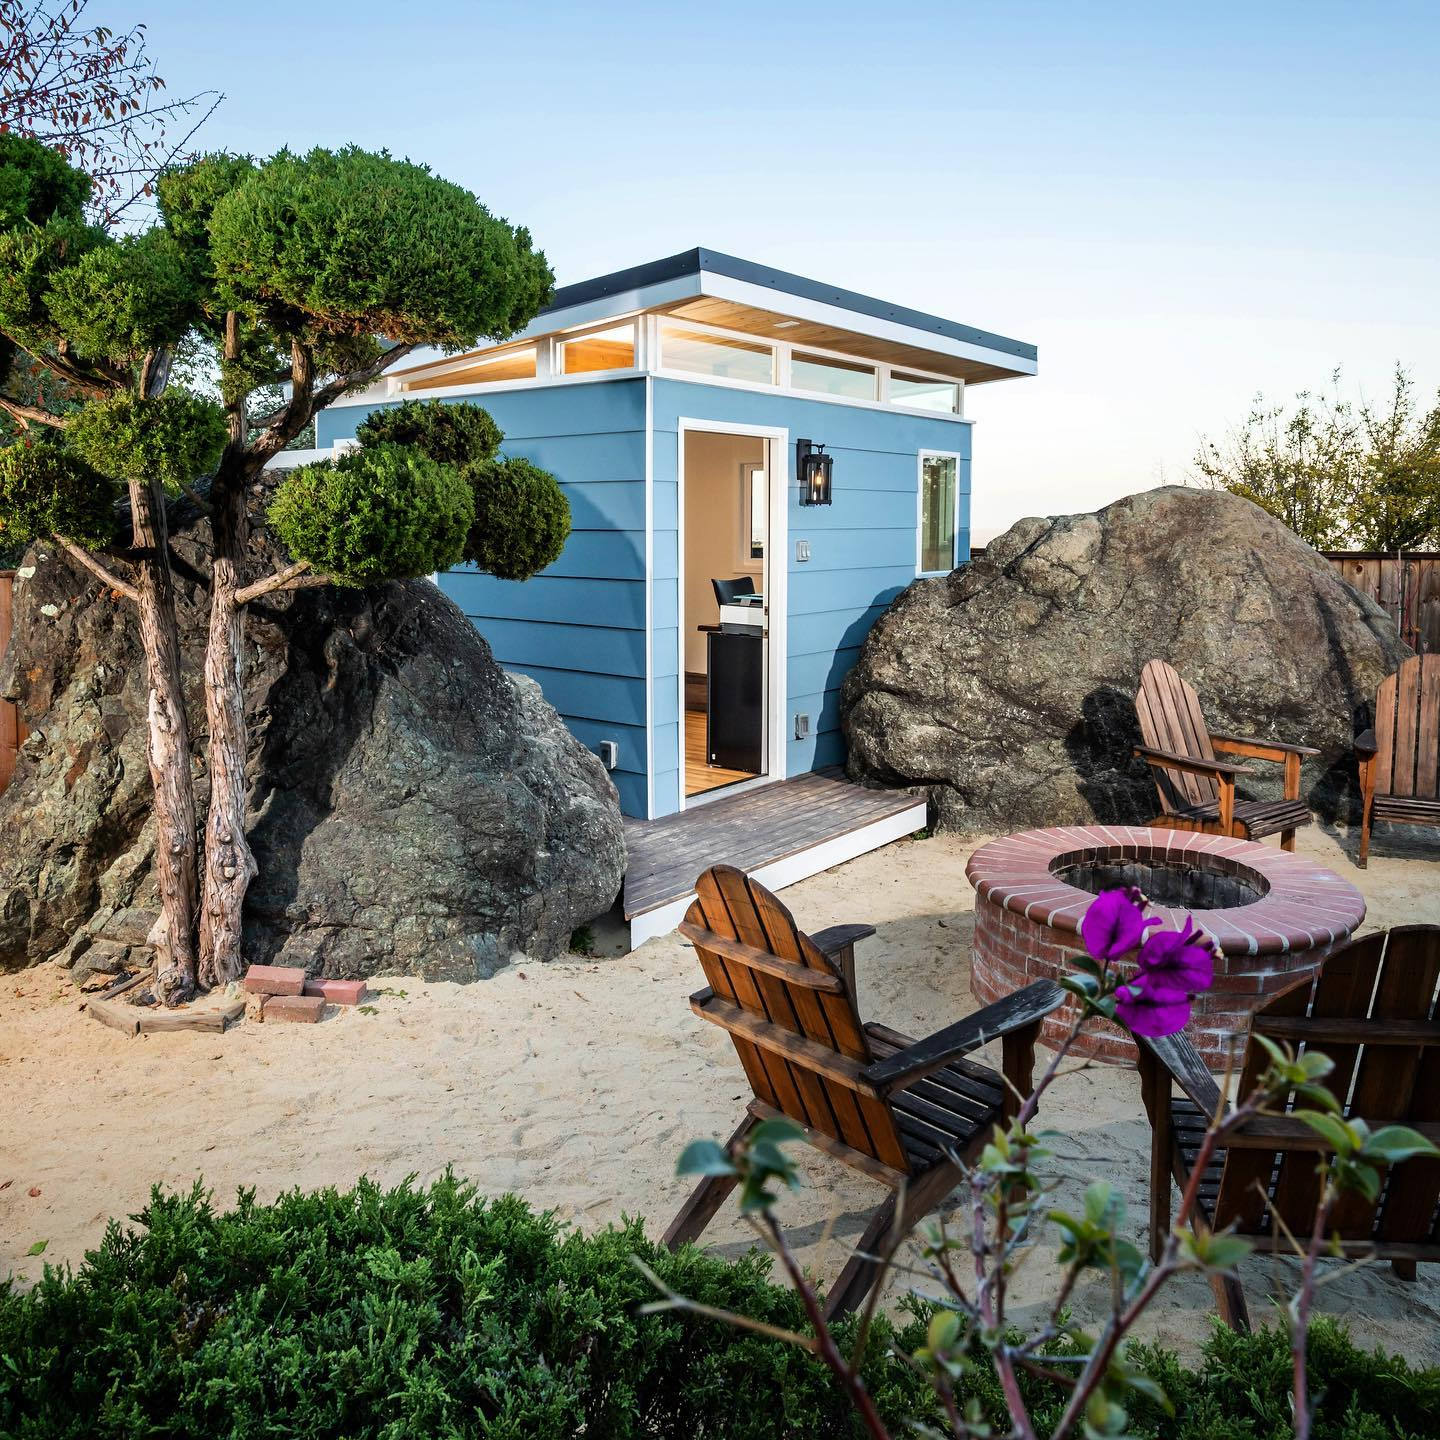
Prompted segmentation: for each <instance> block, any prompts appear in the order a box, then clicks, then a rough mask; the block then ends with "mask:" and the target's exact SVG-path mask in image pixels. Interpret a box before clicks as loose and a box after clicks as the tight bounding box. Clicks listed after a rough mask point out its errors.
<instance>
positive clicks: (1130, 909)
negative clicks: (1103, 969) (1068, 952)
mask: <svg viewBox="0 0 1440 1440" xmlns="http://www.w3.org/2000/svg"><path fill="white" fill-rule="evenodd" d="M1144 905H1145V897H1144V896H1143V895H1141V893H1140V891H1139V890H1138V889H1137V888H1136V887H1135V886H1134V885H1127V886H1125V887H1124V888H1123V889H1120V890H1106V891H1105V892H1104V893H1103V894H1101V895H1097V896H1096V897H1095V899H1094V900H1093V901H1091V903H1090V908H1089V909H1088V910H1086V912H1085V914H1084V916H1083V918H1082V919H1081V921H1080V938H1081V939H1082V940H1083V941H1084V942H1085V948H1086V949H1087V950H1088V951H1089V952H1090V954H1091V955H1092V956H1094V958H1095V959H1096V960H1115V959H1118V958H1119V957H1120V956H1121V955H1128V954H1129V953H1130V952H1131V951H1132V950H1134V949H1135V948H1136V947H1137V946H1138V945H1139V944H1140V942H1141V941H1142V940H1143V939H1144V938H1145V932H1146V931H1147V930H1148V929H1150V927H1151V926H1152V925H1158V924H1159V923H1160V921H1159V918H1158V917H1152V918H1151V919H1149V920H1147V919H1146V918H1145V910H1144Z"/></svg>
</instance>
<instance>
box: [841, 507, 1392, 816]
mask: <svg viewBox="0 0 1440 1440" xmlns="http://www.w3.org/2000/svg"><path fill="white" fill-rule="evenodd" d="M1408 653H1409V652H1408V650H1406V648H1405V647H1404V646H1403V644H1402V643H1401V642H1400V639H1399V637H1398V635H1397V634H1396V631H1395V627H1394V625H1393V624H1392V623H1391V621H1390V619H1389V617H1388V616H1387V615H1386V614H1385V612H1384V611H1383V610H1381V609H1380V607H1379V606H1377V605H1376V604H1374V603H1373V602H1372V601H1370V600H1368V599H1366V598H1365V597H1363V596H1361V595H1360V594H1358V593H1357V592H1356V591H1354V590H1352V589H1351V588H1350V587H1349V586H1348V585H1346V584H1345V583H1344V582H1343V581H1342V580H1341V579H1340V578H1339V576H1338V575H1337V574H1336V573H1335V571H1334V569H1333V568H1332V567H1331V566H1330V564H1329V563H1328V562H1327V561H1326V560H1324V559H1323V558H1322V557H1321V556H1319V555H1317V554H1316V553H1315V552H1314V551H1313V550H1311V549H1310V548H1309V546H1307V545H1305V544H1303V543H1302V542H1301V541H1300V540H1298V539H1297V538H1296V537H1295V536H1294V535H1293V534H1292V533H1291V532H1290V531H1289V530H1287V529H1286V528H1285V527H1284V526H1283V525H1281V524H1280V523H1279V522H1278V521H1277V520H1274V519H1272V518H1271V517H1270V516H1269V515H1267V514H1265V513H1264V512H1263V511H1262V510H1260V509H1258V508H1257V507H1256V506H1254V505H1252V504H1250V502H1249V501H1246V500H1241V499H1238V498H1237V497H1235V496H1232V495H1228V494H1224V493H1217V492H1213V491H1208V490H1191V489H1185V488H1182V487H1174V486H1172V487H1167V488H1164V489H1159V490H1150V491H1146V492H1145V493H1143V494H1139V495H1132V496H1129V497H1128V498H1126V499H1124V500H1120V501H1117V502H1116V503H1115V504H1113V505H1109V506H1107V507H1106V508H1105V509H1103V510H1100V511H1097V512H1096V513H1095V514H1093V515H1065V516H1058V517H1054V518H1051V519H1029V520H1022V521H1020V522H1019V523H1018V524H1017V525H1015V526H1013V527H1012V528H1011V529H1010V530H1008V531H1007V532H1006V533H1005V534H1004V535H1002V536H1001V537H1000V538H999V539H998V540H996V541H995V542H994V543H993V544H992V545H991V546H990V547H989V548H988V550H987V552H986V554H985V555H984V557H983V558H982V559H980V560H977V561H975V562H974V563H973V564H970V565H967V566H965V567H963V568H962V569H960V570H957V571H955V572H954V573H953V574H951V575H949V576H947V577H945V578H943V579H938V580H924V581H920V582H918V583H916V584H915V585H913V586H911V587H910V588H909V589H908V590H906V591H905V593H904V594H902V595H901V596H899V598H897V599H896V601H895V603H894V604H893V605H892V606H891V607H890V609H889V610H888V611H887V612H886V613H885V615H883V616H882V617H881V619H880V620H879V622H878V623H877V624H876V625H875V627H874V628H873V629H872V630H871V632H870V635H869V637H868V639H867V640H866V642H865V647H864V649H863V651H862V653H861V656H860V660H859V662H858V663H857V665H856V666H855V669H854V670H853V671H852V672H851V673H850V675H849V677H848V678H847V681H846V685H845V730H846V735H847V738H848V740H849V746H850V762H849V763H850V773H851V775H852V776H853V777H854V778H856V779H859V780H864V781H866V782H869V783H872V784H881V785H894V786H917V787H925V788H927V789H928V790H929V791H930V793H931V795H932V796H933V798H934V803H935V807H936V810H937V812H938V817H939V821H940V823H941V824H943V825H947V826H950V827H954V828H967V829H982V828H984V829H993V828H996V827H1000V828H1003V829H1006V830H1018V829H1023V828H1025V827H1028V826H1035V825H1053V824H1067V823H1075V822H1083V821H1090V820H1094V819H1100V820H1102V821H1117V822H1129V823H1132V824H1133V823H1143V822H1144V821H1145V820H1147V819H1149V818H1150V817H1151V816H1152V815H1153V814H1154V813H1155V810H1156V803H1155V790H1154V786H1153V784H1152V783H1151V781H1150V779H1149V777H1148V775H1147V773H1146V770H1145V767H1144V766H1143V765H1142V764H1140V762H1138V761H1136V760H1134V759H1133V758H1132V756H1131V747H1132V746H1133V745H1134V744H1135V743H1137V742H1138V740H1139V731H1138V729H1137V727H1136V723H1135V712H1134V705H1133V697H1134V694H1135V690H1136V688H1137V685H1138V682H1139V679H1140V670H1141V667H1142V666H1143V665H1144V664H1145V662H1146V661H1147V660H1149V659H1151V658H1152V657H1154V656H1159V657H1161V658H1163V659H1166V660H1168V661H1170V663H1171V664H1173V665H1174V666H1175V667H1176V669H1178V670H1179V671H1180V672H1181V674H1182V675H1184V676H1185V678H1186V679H1187V680H1188V681H1189V682H1190V684H1191V685H1193V686H1194V687H1195V689H1196V690H1197V691H1198V692H1199V695H1200V699H1201V703H1202V704H1203V705H1204V707H1205V712H1206V716H1207V718H1208V720H1209V722H1210V725H1211V727H1212V728H1213V729H1215V730H1218V731H1222V732H1229V733H1232V734H1236V733H1238V734H1245V735H1258V736H1266V737H1268V738H1270V739H1274V740H1288V741H1291V742H1293V743H1297V744H1303V745H1313V746H1316V747H1317V748H1318V749H1320V751H1321V752H1322V753H1321V756H1320V758H1319V759H1318V760H1311V761H1307V762H1306V764H1305V768H1304V775H1303V782H1302V783H1303V786H1304V793H1305V795H1306V798H1307V799H1308V800H1309V802H1310V805H1311V806H1312V808H1313V809H1315V810H1317V811H1319V812H1320V813H1321V814H1322V815H1326V816H1334V815H1335V814H1336V813H1337V812H1338V811H1340V810H1341V809H1343V808H1346V807H1347V806H1348V803H1349V802H1350V800H1351V799H1352V798H1353V795H1354V792H1355V783H1356V782H1355V769H1354V760H1353V752H1352V749H1351V742H1352V738H1353V736H1354V734H1355V733H1356V723H1357V720H1360V719H1362V718H1368V707H1369V706H1370V705H1371V704H1372V703H1373V701H1374V696H1375V687H1376V686H1377V684H1378V683H1379V682H1380V680H1381V679H1382V678H1383V677H1384V676H1385V675H1386V674H1388V673H1389V672H1390V671H1392V670H1394V669H1395V667H1396V665H1397V664H1398V662H1399V660H1400V659H1401V658H1402V657H1403V656H1404V655H1406V654H1408ZM1250 764H1251V765H1252V767H1253V768H1254V770H1255V772H1256V778H1255V782H1254V783H1253V784H1248V785H1246V786H1242V787H1241V788H1242V790H1244V791H1245V792H1246V793H1249V794H1252V795H1256V796H1269V795H1278V794H1279V793H1280V792H1279V774H1278V769H1279V767H1277V766H1269V765H1266V764H1265V763H1264V762H1260V761H1252V762H1250ZM1272 777H1273V778H1272Z"/></svg>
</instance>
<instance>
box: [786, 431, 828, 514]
mask: <svg viewBox="0 0 1440 1440" xmlns="http://www.w3.org/2000/svg"><path fill="white" fill-rule="evenodd" d="M834 459H835V457H834V456H833V455H827V454H826V453H825V447H824V446H823V445H817V444H815V443H814V442H813V441H810V440H797V441H796V442H795V474H796V477H797V478H798V479H799V481H800V503H801V504H802V505H828V504H829V503H830V468H831V465H832V463H833V462H834Z"/></svg>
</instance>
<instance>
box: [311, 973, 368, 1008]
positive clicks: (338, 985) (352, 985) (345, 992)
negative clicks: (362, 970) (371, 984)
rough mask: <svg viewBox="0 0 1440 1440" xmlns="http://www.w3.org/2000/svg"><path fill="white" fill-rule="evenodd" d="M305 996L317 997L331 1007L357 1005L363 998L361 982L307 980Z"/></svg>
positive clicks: (363, 983) (363, 987)
mask: <svg viewBox="0 0 1440 1440" xmlns="http://www.w3.org/2000/svg"><path fill="white" fill-rule="evenodd" d="M305 993H306V994H307V995H319V996H320V997H321V998H322V999H324V1000H328V1001H329V1002H330V1003H331V1004H332V1005H358V1004H359V1003H360V1002H361V1001H362V1000H363V999H364V998H365V982H364V981H363V980H320V979H316V980H307V981H306V982H305Z"/></svg>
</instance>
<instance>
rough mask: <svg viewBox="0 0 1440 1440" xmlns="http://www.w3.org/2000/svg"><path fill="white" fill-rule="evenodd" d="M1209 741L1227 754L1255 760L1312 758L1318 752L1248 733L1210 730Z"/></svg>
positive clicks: (1308, 747) (1308, 746)
mask: <svg viewBox="0 0 1440 1440" xmlns="http://www.w3.org/2000/svg"><path fill="white" fill-rule="evenodd" d="M1210 743H1211V744H1212V745H1214V747H1215V748H1216V749H1217V750H1220V751H1223V752H1224V753H1225V754H1227V755H1248V756H1251V757H1252V758H1254V759H1256V760H1283V759H1284V758H1285V757H1286V756H1287V755H1298V756H1300V758H1301V759H1302V760H1313V759H1314V758H1315V757H1316V756H1317V755H1318V754H1319V753H1320V752H1319V751H1318V750H1316V749H1315V748H1314V747H1313V746H1310V745H1288V744H1286V743H1285V741H1283V740H1256V739H1252V738H1251V737H1250V736H1248V735H1218V734H1216V732H1215V731H1214V730H1212V731H1211V732H1210Z"/></svg>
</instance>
